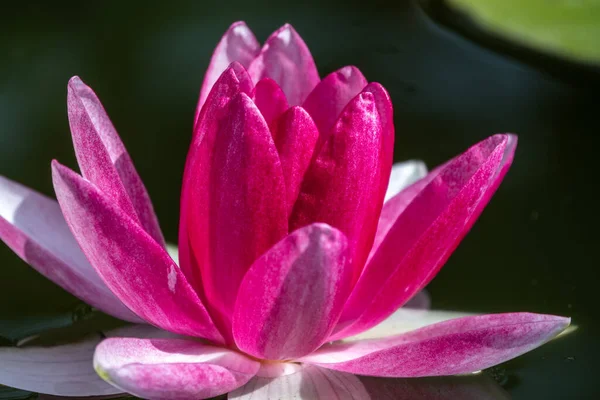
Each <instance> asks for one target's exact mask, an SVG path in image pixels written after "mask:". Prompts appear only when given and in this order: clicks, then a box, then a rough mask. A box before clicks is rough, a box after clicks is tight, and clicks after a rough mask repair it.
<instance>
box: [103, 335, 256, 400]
mask: <svg viewBox="0 0 600 400" xmlns="http://www.w3.org/2000/svg"><path fill="white" fill-rule="evenodd" d="M259 366H260V364H259V363H258V362H257V361H254V360H252V359H250V358H248V357H245V356H244V355H242V354H241V353H238V352H235V351H231V350H228V349H225V348H222V347H215V346H210V345H207V344H204V343H200V342H197V341H192V340H184V339H137V338H111V339H106V340H104V341H103V342H102V343H100V344H99V345H98V347H97V348H96V353H95V354H94V368H95V369H96V371H97V372H98V374H99V375H100V376H101V377H102V378H104V379H105V380H107V381H108V382H110V383H111V384H112V385H114V386H116V387H118V388H121V389H122V390H124V391H126V392H129V393H131V394H134V395H135V396H138V397H142V398H145V399H181V400H187V399H200V398H208V397H213V396H218V395H220V394H223V393H227V392H229V391H232V390H234V389H236V388H238V387H240V386H242V385H244V384H245V383H246V382H248V381H249V380H250V379H251V378H252V377H253V376H254V375H255V374H256V372H257V371H258V369H259Z"/></svg>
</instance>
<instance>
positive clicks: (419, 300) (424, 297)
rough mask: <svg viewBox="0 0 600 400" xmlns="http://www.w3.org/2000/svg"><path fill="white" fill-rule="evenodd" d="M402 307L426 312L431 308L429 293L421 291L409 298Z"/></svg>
mask: <svg viewBox="0 0 600 400" xmlns="http://www.w3.org/2000/svg"><path fill="white" fill-rule="evenodd" d="M404 307H407V308H413V309H416V310H428V309H429V308H430V307H431V297H430V296H429V293H427V291H426V290H425V289H423V290H421V291H420V292H418V293H416V294H415V295H414V296H413V297H411V298H410V300H408V301H407V302H406V303H405V304H404Z"/></svg>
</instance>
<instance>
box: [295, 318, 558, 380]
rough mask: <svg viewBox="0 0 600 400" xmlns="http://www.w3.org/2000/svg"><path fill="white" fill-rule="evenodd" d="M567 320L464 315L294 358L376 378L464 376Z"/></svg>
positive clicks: (536, 341) (549, 334) (537, 341)
mask: <svg viewBox="0 0 600 400" xmlns="http://www.w3.org/2000/svg"><path fill="white" fill-rule="evenodd" d="M569 323H570V319H569V318H563V317H557V316H552V315H540V314H529V313H513V314H495V315H481V316H474V317H464V318H459V319H454V320H450V321H445V322H440V323H437V324H434V325H429V326H426V327H424V328H421V329H418V330H415V331H412V332H408V333H405V334H401V335H397V336H392V337H388V338H383V339H372V340H363V341H355V342H349V343H344V342H338V343H334V344H329V345H325V346H323V347H322V348H321V349H319V350H317V351H316V352H314V353H313V354H310V355H308V356H306V357H303V358H301V359H299V360H298V361H301V362H306V363H310V364H315V365H319V366H322V367H325V368H330V369H334V370H338V371H344V372H350V373H353V374H360V375H370V376H381V377H421V376H438V375H456V374H465V373H470V372H474V371H479V370H482V369H484V368H489V367H492V366H494V365H497V364H500V363H502V362H505V361H507V360H510V359H512V358H515V357H517V356H519V355H521V354H523V353H526V352H528V351H530V350H533V349H535V348H536V347H538V346H541V345H542V344H544V343H546V342H547V341H549V340H550V339H552V338H553V337H555V336H556V335H558V334H559V333H560V332H561V331H563V330H564V329H565V328H566V327H567V326H568V325H569Z"/></svg>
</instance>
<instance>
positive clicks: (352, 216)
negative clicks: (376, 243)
mask: <svg viewBox="0 0 600 400" xmlns="http://www.w3.org/2000/svg"><path fill="white" fill-rule="evenodd" d="M382 134H383V131H382V122H381V119H380V114H379V112H378V108H377V99H376V96H375V95H374V94H373V93H372V92H370V91H367V90H365V91H363V92H362V93H361V94H359V95H358V96H356V97H355V98H354V99H353V100H352V101H351V102H350V103H349V104H348V106H347V107H346V108H345V109H344V111H343V112H342V114H341V116H340V118H339V120H338V122H337V123H336V125H335V126H334V128H333V129H332V132H331V135H330V137H329V139H327V141H326V142H325V143H324V145H323V146H322V148H321V149H317V153H316V156H315V157H313V162H312V163H311V165H310V166H309V168H308V171H307V172H306V174H305V176H304V180H303V182H302V186H301V190H300V194H299V196H298V200H297V202H296V204H295V206H294V209H293V212H292V215H291V218H290V230H293V229H297V228H299V227H302V226H305V225H308V224H311V223H313V222H324V223H327V224H329V225H331V226H333V227H335V228H337V229H339V230H340V231H342V232H343V233H344V234H345V235H346V237H347V238H348V241H349V243H350V246H351V248H352V249H353V253H354V254H355V256H354V257H353V258H354V261H355V266H356V271H355V279H356V278H358V274H359V273H360V268H362V266H363V264H364V262H365V260H366V258H367V255H368V253H369V249H370V248H371V245H372V244H373V238H374V235H375V230H376V228H377V219H378V218H379V214H380V212H381V206H382V203H383V197H384V194H385V189H386V187H387V185H388V178H387V177H386V179H385V181H384V180H383V179H382V171H381V168H382V162H383V159H384V158H385V157H384V154H383V150H382V140H383V138H382ZM390 150H391V149H390ZM388 175H389V173H388Z"/></svg>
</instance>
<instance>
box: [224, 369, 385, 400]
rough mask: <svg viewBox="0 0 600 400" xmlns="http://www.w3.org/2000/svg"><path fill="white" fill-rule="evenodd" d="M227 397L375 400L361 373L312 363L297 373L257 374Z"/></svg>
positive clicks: (233, 399)
mask: <svg viewBox="0 0 600 400" xmlns="http://www.w3.org/2000/svg"><path fill="white" fill-rule="evenodd" d="M227 398H228V399H230V400H254V399H260V400H281V399H297V400H316V399H322V400H325V399H340V400H341V399H344V400H346V399H348V400H370V399H372V397H371V396H370V395H369V394H368V392H367V391H366V389H365V386H364V385H363V384H362V383H361V382H360V380H359V378H358V377H357V376H355V375H352V374H348V373H344V372H338V371H331V370H327V369H324V368H319V367H315V366H312V365H309V366H305V367H304V368H303V369H302V370H300V371H299V372H296V373H294V374H290V375H283V376H279V377H277V378H261V377H255V378H254V379H252V380H251V381H250V382H248V383H247V384H246V385H245V386H242V387H240V388H239V389H237V390H235V391H233V392H231V393H229V395H228V396H227ZM373 400H375V399H374V398H373Z"/></svg>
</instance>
